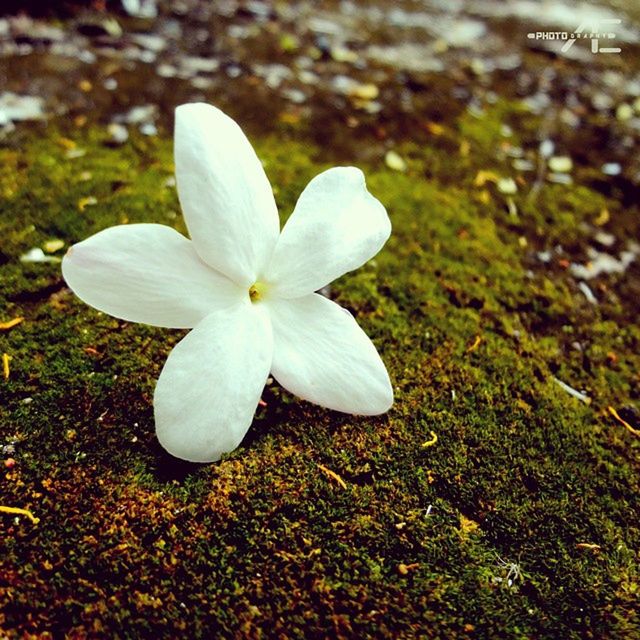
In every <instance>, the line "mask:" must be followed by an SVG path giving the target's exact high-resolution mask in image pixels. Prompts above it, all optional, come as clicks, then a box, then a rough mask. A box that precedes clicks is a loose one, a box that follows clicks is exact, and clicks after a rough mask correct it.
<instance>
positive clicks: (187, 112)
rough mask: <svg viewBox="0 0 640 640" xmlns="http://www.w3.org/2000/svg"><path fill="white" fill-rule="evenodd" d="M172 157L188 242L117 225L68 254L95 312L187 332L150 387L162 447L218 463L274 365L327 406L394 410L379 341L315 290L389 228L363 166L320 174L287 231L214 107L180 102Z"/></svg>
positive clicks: (244, 147) (249, 152)
mask: <svg viewBox="0 0 640 640" xmlns="http://www.w3.org/2000/svg"><path fill="white" fill-rule="evenodd" d="M175 164H176V180H177V187H178V196H179V199H180V204H181V205H182V210H183V212H184V216H185V219H186V223H187V227H188V229H189V233H190V235H191V238H192V240H188V239H187V238H185V237H184V236H182V235H181V234H179V233H178V232H177V231H175V230H174V229H172V228H170V227H167V226H163V225H158V224H131V225H123V226H117V227H111V228H109V229H105V230H104V231H101V232H99V233H97V234H96V235H94V236H91V237H90V238H88V239H87V240H84V241H83V242H81V243H79V244H77V245H75V246H74V247H72V248H71V249H70V250H69V252H68V253H67V255H66V256H65V257H64V260H63V263H62V272H63V275H64V278H65V280H66V281H67V283H68V285H69V286H70V287H71V289H73V291H74V292H75V293H76V294H77V295H78V296H79V297H80V298H81V299H82V300H84V301H85V302H86V303H87V304H89V305H91V306H93V307H95V308H96V309H99V310H101V311H104V312H106V313H108V314H110V315H113V316H116V317H117V318H122V319H124V320H129V321H132V322H144V323H146V324H151V325H155V326H159V327H173V328H193V331H191V332H190V333H189V334H188V335H187V336H185V337H184V338H183V339H182V341H181V342H179V343H178V344H177V345H176V347H175V348H174V349H173V351H172V352H171V353H170V354H169V358H168V359H167V362H166V363H165V365H164V368H163V370H162V373H161V374H160V378H159V380H158V383H157V385H156V390H155V395H154V407H155V420H156V432H157V435H158V439H159V440H160V443H161V444H162V445H163V446H164V447H165V448H166V449H167V450H168V451H169V452H170V453H172V454H173V455H174V456H177V457H179V458H184V459H185V460H192V461H194V462H212V461H215V460H218V459H219V458H220V456H221V455H222V454H223V453H226V452H229V451H232V450H233V449H235V448H236V447H237V446H238V445H239V444H240V442H241V441H242V439H243V437H244V435H245V433H246V432H247V430H248V429H249V426H250V425H251V421H252V419H253V414H254V411H255V409H256V406H257V404H258V401H259V400H260V395H261V393H262V390H263V388H264V385H265V382H266V380H267V377H268V376H269V373H271V374H272V375H273V377H274V378H275V379H276V380H277V381H278V382H279V383H280V384H281V385H282V386H283V387H285V388H286V389H288V390H289V391H291V392H292V393H294V394H295V395H297V396H299V397H301V398H303V399H305V400H309V401H311V402H315V403H317V404H320V405H322V406H324V407H328V408H330V409H335V410H337V411H343V412H345V413H353V414H361V415H377V414H380V413H384V412H385V411H387V410H388V409H389V408H390V407H391V404H392V403H393V391H392V388H391V384H390V382H389V376H388V374H387V371H386V369H385V367H384V364H383V363H382V360H381V359H380V356H379V355H378V353H377V352H376V349H375V347H374V346H373V344H372V343H371V341H370V340H369V338H368V337H367V336H366V335H365V333H364V332H363V331H362V330H361V329H360V327H359V326H358V325H357V323H356V322H355V320H354V319H353V317H352V316H351V315H350V314H349V313H348V312H347V311H346V310H345V309H343V308H342V307H340V306H339V305H337V304H335V303H334V302H331V301H330V300H328V299H327V298H325V297H323V296H321V295H318V294H317V293H314V291H317V290H318V289H320V288H321V287H323V286H325V285H326V284H328V283H329V282H331V281H332V280H334V279H335V278H337V277H339V276H341V275H342V274H343V273H346V272H348V271H351V270H353V269H357V268H358V267H360V266H361V265H362V264H364V263H365V262H366V261H367V260H369V259H370V258H371V257H372V256H374V255H375V254H376V253H377V252H378V251H379V250H380V248H381V247H382V245H383V244H384V243H385V242H386V240H387V238H388V237H389V234H390V232H391V224H390V222H389V218H388V216H387V213H386V211H385V209H384V207H383V206H382V205H381V204H380V202H378V200H376V199H375V198H374V197H373V196H372V195H371V194H370V193H369V192H368V191H367V189H366V186H365V181H364V176H363V174H362V172H361V171H360V170H359V169H356V168H354V167H337V168H333V169H329V170H328V171H325V172H324V173H321V174H320V175H318V176H316V177H315V178H314V179H313V180H311V182H310V183H309V184H308V186H307V187H306V189H305V190H304V191H303V192H302V195H301V196H300V198H299V200H298V202H297V204H296V207H295V210H294V212H293V214H292V215H291V218H290V219H289V221H288V222H287V224H286V225H285V227H284V229H283V230H282V232H280V225H279V221H278V211H277V208H276V203H275V200H274V197H273V193H272V191H271V187H270V185H269V182H268V180H267V177H266V175H265V173H264V169H263V168H262V165H261V164H260V161H259V160H258V157H257V156H256V154H255V152H254V151H253V148H252V147H251V144H250V143H249V141H248V140H247V138H246V137H245V135H244V134H243V133H242V130H241V129H240V127H239V126H238V125H237V124H236V123H235V122H234V121H233V120H232V119H231V118H229V117H228V116H226V115H225V114H224V113H222V112H221V111H220V110H218V109H216V108H215V107H212V106H210V105H206V104H186V105H182V106H180V107H178V109H177V110H176V127H175Z"/></svg>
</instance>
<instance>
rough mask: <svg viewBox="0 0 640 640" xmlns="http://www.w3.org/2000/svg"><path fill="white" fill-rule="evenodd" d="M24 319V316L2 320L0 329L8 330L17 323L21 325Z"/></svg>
mask: <svg viewBox="0 0 640 640" xmlns="http://www.w3.org/2000/svg"><path fill="white" fill-rule="evenodd" d="M23 321H24V318H22V317H18V318H14V319H13V320H7V322H0V331H8V330H9V329H13V327H15V326H16V325H19V324H20V323H21V322H23Z"/></svg>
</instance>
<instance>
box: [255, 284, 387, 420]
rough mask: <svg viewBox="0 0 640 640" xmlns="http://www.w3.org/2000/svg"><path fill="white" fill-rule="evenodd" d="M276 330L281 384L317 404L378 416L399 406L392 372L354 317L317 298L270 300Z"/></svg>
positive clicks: (275, 367) (275, 361)
mask: <svg viewBox="0 0 640 640" xmlns="http://www.w3.org/2000/svg"><path fill="white" fill-rule="evenodd" d="M267 304H268V306H269V312H270V315H271V323H272V325H273V339H274V345H273V365H272V367H271V372H272V373H273V375H274V377H275V378H276V380H278V382H279V383H280V384H281V385H282V386H283V387H285V388H286V389H288V390H289V391H291V393H294V394H295V395H297V396H299V397H301V398H303V399H305V400H309V401H311V402H315V403H316V404H319V405H322V406H323V407H328V408H329V409H336V410H337V411H344V412H345V413H355V414H361V415H377V414H380V413H384V412H385V411H387V410H388V409H389V408H390V407H391V405H392V404H393V390H392V388H391V383H390V381H389V375H388V374H387V370H386V369H385V366H384V364H383V362H382V360H381V359H380V356H379V355H378V352H377V351H376V348H375V347H374V346H373V343H372V342H371V340H369V338H368V337H367V336H366V334H365V333H364V331H362V329H361V328H360V327H359V326H358V324H357V322H356V321H355V320H354V319H353V316H352V315H351V314H350V313H349V312H348V311H347V310H346V309H343V308H342V307H340V306H339V305H337V304H336V303H335V302H331V300H327V298H324V297H323V296H320V295H318V294H315V293H314V294H311V295H308V296H305V297H303V298H297V299H295V300H284V299H270V300H269V301H268V303H267Z"/></svg>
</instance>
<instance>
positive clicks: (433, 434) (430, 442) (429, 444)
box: [422, 431, 438, 449]
mask: <svg viewBox="0 0 640 640" xmlns="http://www.w3.org/2000/svg"><path fill="white" fill-rule="evenodd" d="M430 433H431V439H430V440H427V441H426V442H423V443H422V447H423V449H426V448H427V447H433V445H434V444H435V443H436V442H438V434H437V433H436V432H435V431H431V432H430Z"/></svg>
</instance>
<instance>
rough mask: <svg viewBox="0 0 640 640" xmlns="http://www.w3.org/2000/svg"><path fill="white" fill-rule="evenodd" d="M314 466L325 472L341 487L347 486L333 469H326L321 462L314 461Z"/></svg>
mask: <svg viewBox="0 0 640 640" xmlns="http://www.w3.org/2000/svg"><path fill="white" fill-rule="evenodd" d="M316 466H317V467H318V469H320V471H323V472H324V473H326V474H327V476H329V478H331V479H332V480H335V481H336V482H337V483H338V484H339V485H340V486H341V487H342V488H343V489H346V488H347V483H346V482H345V481H344V480H343V479H342V478H341V477H340V476H339V475H338V474H337V473H336V472H335V471H331V469H328V468H327V467H325V466H324V465H323V464H318V463H316Z"/></svg>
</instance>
